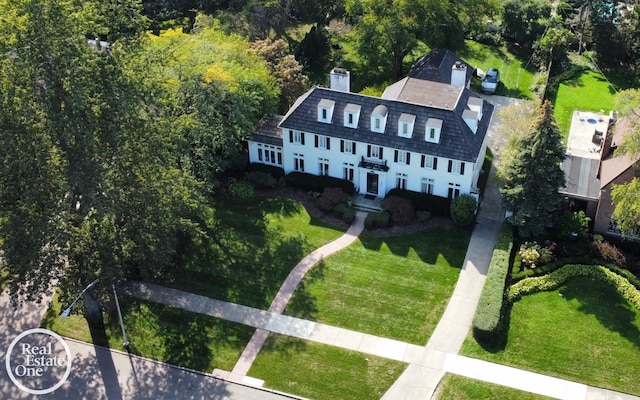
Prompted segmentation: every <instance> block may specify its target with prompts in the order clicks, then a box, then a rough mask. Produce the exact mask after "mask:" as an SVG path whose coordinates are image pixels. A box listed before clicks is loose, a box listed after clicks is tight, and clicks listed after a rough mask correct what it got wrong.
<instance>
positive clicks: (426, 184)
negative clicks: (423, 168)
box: [420, 178, 435, 194]
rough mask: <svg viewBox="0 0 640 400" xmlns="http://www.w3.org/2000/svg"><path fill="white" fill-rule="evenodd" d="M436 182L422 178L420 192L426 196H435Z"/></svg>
mask: <svg viewBox="0 0 640 400" xmlns="http://www.w3.org/2000/svg"><path fill="white" fill-rule="evenodd" d="M434 184H435V183H434V180H433V179H431V178H422V180H421V181H420V191H421V192H422V193H426V194H433V186H434Z"/></svg>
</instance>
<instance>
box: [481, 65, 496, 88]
mask: <svg viewBox="0 0 640 400" xmlns="http://www.w3.org/2000/svg"><path fill="white" fill-rule="evenodd" d="M499 82H500V71H498V69H497V68H489V70H488V71H487V73H486V74H485V76H484V79H482V86H481V88H480V90H481V91H482V93H487V94H494V93H495V92H496V90H497V89H498V83H499Z"/></svg>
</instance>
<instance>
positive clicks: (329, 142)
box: [327, 138, 331, 150]
mask: <svg viewBox="0 0 640 400" xmlns="http://www.w3.org/2000/svg"><path fill="white" fill-rule="evenodd" d="M327 150H331V138H327Z"/></svg>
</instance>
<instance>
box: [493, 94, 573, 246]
mask: <svg viewBox="0 0 640 400" xmlns="http://www.w3.org/2000/svg"><path fill="white" fill-rule="evenodd" d="M563 159H564V148H563V146H562V142H561V135H560V130H559V129H558V127H557V125H556V122H555V119H554V118H553V113H552V108H551V103H550V102H549V101H548V100H547V101H545V102H544V104H542V106H541V108H540V116H539V118H538V120H537V121H536V123H535V124H534V126H533V129H532V131H531V133H530V134H528V135H524V136H522V137H521V138H520V139H519V140H518V143H517V146H516V153H515V154H514V155H513V157H511V158H510V159H509V161H508V164H506V165H504V169H503V176H502V178H503V181H504V186H503V187H502V189H501V190H500V192H501V193H502V196H503V201H504V203H505V205H506V206H507V208H508V209H510V210H512V212H513V216H512V217H511V221H512V223H513V224H514V226H515V227H516V228H517V231H518V235H519V236H520V237H522V238H528V237H535V236H538V235H541V234H543V233H544V232H545V230H546V229H548V228H550V227H552V226H553V221H554V219H555V217H556V213H557V211H559V209H560V204H561V201H562V196H561V195H560V193H558V189H559V188H561V187H563V186H564V184H565V175H564V172H563V171H562V169H561V167H560V163H561V162H562V160H563Z"/></svg>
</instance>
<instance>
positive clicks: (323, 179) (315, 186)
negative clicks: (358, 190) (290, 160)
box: [284, 172, 355, 195]
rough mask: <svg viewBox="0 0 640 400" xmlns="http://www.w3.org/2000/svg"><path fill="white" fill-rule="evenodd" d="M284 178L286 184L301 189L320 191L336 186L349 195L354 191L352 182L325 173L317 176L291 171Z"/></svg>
mask: <svg viewBox="0 0 640 400" xmlns="http://www.w3.org/2000/svg"><path fill="white" fill-rule="evenodd" d="M284 179H285V182H287V185H289V186H293V187H295V188H298V189H303V190H311V191H314V192H322V191H324V189H325V188H333V187H337V188H340V189H342V190H344V191H345V192H346V193H347V194H349V195H353V194H354V193H355V187H354V186H353V182H349V181H347V180H344V179H340V178H334V177H332V176H327V175H320V176H317V175H312V174H307V173H306V172H291V173H290V174H288V175H287V176H285V178H284Z"/></svg>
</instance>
